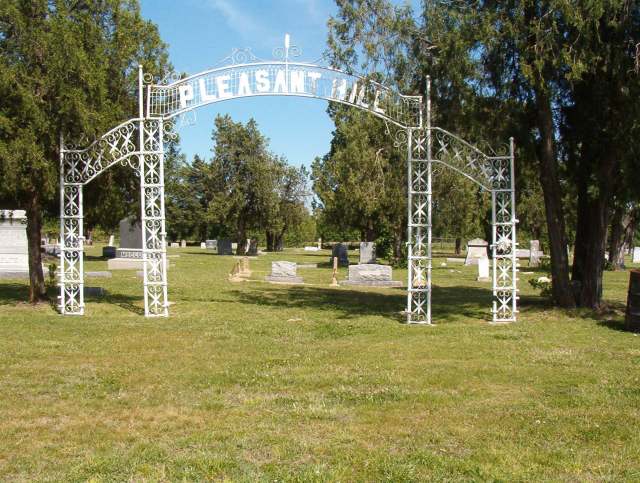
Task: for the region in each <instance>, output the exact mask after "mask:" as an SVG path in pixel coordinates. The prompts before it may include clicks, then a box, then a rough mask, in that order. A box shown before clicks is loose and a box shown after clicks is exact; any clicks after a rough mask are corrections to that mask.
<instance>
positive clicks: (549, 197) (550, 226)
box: [536, 89, 575, 307]
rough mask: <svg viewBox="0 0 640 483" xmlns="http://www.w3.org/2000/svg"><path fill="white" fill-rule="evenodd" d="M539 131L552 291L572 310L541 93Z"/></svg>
mask: <svg viewBox="0 0 640 483" xmlns="http://www.w3.org/2000/svg"><path fill="white" fill-rule="evenodd" d="M536 108H537V117H538V127H539V129H540V137H541V143H540V153H539V161H540V184H541V185H542V192H543V195H544V208H545V214H546V219H547V231H548V233H549V251H550V254H551V280H552V284H551V288H552V295H553V300H554V302H555V303H556V304H557V305H559V306H561V307H573V306H574V305H575V300H574V297H573V293H572V290H571V284H570V283H569V259H568V256H567V236H566V232H565V224H564V210H563V208H562V195H561V193H562V191H561V188H560V181H559V179H558V160H557V159H556V150H555V144H554V126H553V112H552V110H551V100H550V99H549V96H548V95H547V94H546V93H545V92H543V90H542V89H537V92H536Z"/></svg>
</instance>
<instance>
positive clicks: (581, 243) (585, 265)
mask: <svg viewBox="0 0 640 483" xmlns="http://www.w3.org/2000/svg"><path fill="white" fill-rule="evenodd" d="M607 198H608V197H607ZM607 205H608V203H607V199H602V198H600V197H598V198H592V197H591V195H590V194H589V192H588V190H587V187H586V185H584V184H583V186H582V187H580V188H579V192H578V210H577V215H578V216H577V225H576V250H575V254H574V256H573V274H572V275H573V277H572V278H573V280H575V281H576V282H579V285H578V286H577V287H576V288H577V293H576V302H577V304H578V305H579V306H581V307H591V308H594V309H595V308H598V307H599V306H600V302H601V300H602V272H603V269H604V249H605V244H606V241H607V221H608V210H607Z"/></svg>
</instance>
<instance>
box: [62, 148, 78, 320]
mask: <svg viewBox="0 0 640 483" xmlns="http://www.w3.org/2000/svg"><path fill="white" fill-rule="evenodd" d="M65 153H66V152H65V147H64V141H63V139H62V136H61V137H60V268H59V271H58V277H59V282H58V286H59V287H60V296H59V297H58V298H59V302H58V308H59V310H60V312H61V313H63V314H68V315H83V314H84V260H83V250H84V248H83V244H84V236H83V209H82V176H81V174H80V170H79V166H78V163H79V162H80V160H79V159H78V158H77V157H73V156H70V157H69V159H68V160H67V159H65Z"/></svg>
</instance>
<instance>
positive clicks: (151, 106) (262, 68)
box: [146, 61, 422, 128]
mask: <svg viewBox="0 0 640 483" xmlns="http://www.w3.org/2000/svg"><path fill="white" fill-rule="evenodd" d="M146 90H147V92H146V112H147V115H148V116H149V117H161V118H163V119H169V118H172V117H175V116H178V115H180V114H183V113H185V112H187V111H191V110H194V109H197V108H198V107H202V106H206V105H208V104H212V103H216V102H221V101H225V100H229V99H235V98H241V97H254V96H297V97H312V98H317V99H325V100H327V101H334V102H340V103H343V104H348V105H351V106H354V107H357V108H359V109H363V110H365V111H368V112H370V113H371V114H373V115H375V116H377V117H379V118H382V119H384V120H386V121H388V122H391V123H393V124H395V125H397V126H399V127H402V128H419V127H422V96H405V95H402V94H400V93H398V92H396V91H395V90H393V89H390V88H389V87H386V86H383V85H382V84H380V83H378V82H375V81H372V80H369V79H366V78H364V77H360V76H356V75H352V74H348V73H346V72H342V71H340V70H336V69H332V68H330V67H323V66H318V65H315V64H308V63H301V62H287V61H284V62H283V61H269V62H253V63H243V64H236V65H230V66H224V67H219V68H216V69H210V70H206V71H204V72H201V73H199V74H196V75H192V76H189V77H185V78H183V79H179V80H176V81H175V82H172V83H170V84H168V85H162V84H153V83H152V84H148V85H147V86H146Z"/></svg>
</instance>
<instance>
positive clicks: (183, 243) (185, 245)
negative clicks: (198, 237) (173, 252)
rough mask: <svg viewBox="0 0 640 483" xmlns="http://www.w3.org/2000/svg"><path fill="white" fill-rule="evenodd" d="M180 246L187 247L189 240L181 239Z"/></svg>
mask: <svg viewBox="0 0 640 483" xmlns="http://www.w3.org/2000/svg"><path fill="white" fill-rule="evenodd" d="M180 248H187V240H181V241H180Z"/></svg>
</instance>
